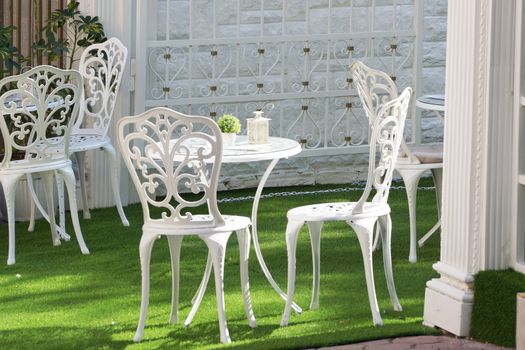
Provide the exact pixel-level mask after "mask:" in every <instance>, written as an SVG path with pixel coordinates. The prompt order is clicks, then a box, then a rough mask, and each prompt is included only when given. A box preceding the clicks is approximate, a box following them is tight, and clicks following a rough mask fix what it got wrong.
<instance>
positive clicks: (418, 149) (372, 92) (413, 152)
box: [351, 61, 443, 262]
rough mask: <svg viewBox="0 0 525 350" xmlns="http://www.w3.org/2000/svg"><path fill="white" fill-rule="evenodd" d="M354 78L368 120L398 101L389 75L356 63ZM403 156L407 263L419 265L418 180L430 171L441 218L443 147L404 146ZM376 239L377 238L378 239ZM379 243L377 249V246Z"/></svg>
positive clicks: (400, 166)
mask: <svg viewBox="0 0 525 350" xmlns="http://www.w3.org/2000/svg"><path fill="white" fill-rule="evenodd" d="M351 71H352V76H353V78H354V82H355V84H356V88H357V90H358V93H359V96H360V98H361V101H362V103H363V108H364V109H365V112H366V115H367V117H368V119H369V120H374V118H375V115H376V114H377V111H378V110H379V108H380V106H381V104H382V103H383V102H384V101H386V100H391V99H394V98H397V96H398V93H397V87H396V84H395V82H394V81H393V80H392V79H391V78H390V76H389V75H388V74H386V73H385V72H382V71H380V70H377V69H372V68H370V67H367V66H366V65H365V64H364V63H362V62H360V61H356V62H354V63H353V64H352V66H351ZM401 148H402V153H401V155H400V157H399V159H398V160H397V163H396V170H397V172H398V173H399V174H400V175H401V177H402V178H403V182H404V184H405V188H406V194H407V199H408V214H409V220H410V253H409V258H408V260H409V261H410V262H416V261H417V252H416V244H417V226H416V197H417V186H418V183H419V179H420V178H421V176H422V175H423V174H424V173H425V171H427V170H430V171H431V172H432V176H433V178H434V184H435V186H436V202H437V208H438V217H440V214H439V213H440V210H441V183H442V173H443V145H442V144H440V145H427V146H425V145H423V146H412V145H410V146H409V145H407V144H406V143H405V141H404V140H403V141H402V143H401ZM439 226H440V221H439V220H438V222H437V223H436V224H435V225H434V227H432V228H431V229H430V231H428V233H426V234H425V235H424V236H423V237H422V238H421V239H420V241H419V245H420V246H421V245H423V244H424V242H425V241H426V240H427V239H428V237H430V236H431V235H432V234H433V233H434V232H435V231H436V230H437V229H438V228H439ZM376 239H377V238H376ZM377 242H378V241H376V245H377Z"/></svg>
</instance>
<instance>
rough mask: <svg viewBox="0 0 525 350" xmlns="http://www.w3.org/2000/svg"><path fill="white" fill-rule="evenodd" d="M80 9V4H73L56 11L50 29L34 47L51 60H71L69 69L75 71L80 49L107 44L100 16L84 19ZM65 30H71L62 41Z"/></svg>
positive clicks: (46, 29) (46, 30)
mask: <svg viewBox="0 0 525 350" xmlns="http://www.w3.org/2000/svg"><path fill="white" fill-rule="evenodd" d="M78 5H79V2H78V1H75V0H72V1H69V2H68V4H67V7H66V8H65V9H63V10H60V9H58V10H55V11H53V12H52V13H51V16H50V17H49V19H48V21H47V24H46V26H45V27H44V28H42V31H43V37H42V38H41V39H40V40H39V41H38V42H36V43H34V44H33V48H34V49H35V51H36V52H37V53H39V54H43V55H47V56H48V58H49V59H50V60H55V59H56V58H58V57H60V56H62V55H65V56H67V68H69V69H71V68H73V63H74V62H76V60H77V58H76V57H75V55H76V53H77V51H78V50H79V48H84V47H88V46H89V45H91V44H95V43H100V42H103V41H105V40H106V36H105V34H104V28H103V26H102V24H101V23H100V22H99V19H98V16H95V17H91V16H82V15H81V14H80V11H79V10H78ZM64 27H65V28H67V31H66V35H64V36H63V37H62V38H61V37H60V36H59V32H61V31H62V30H63V28H64Z"/></svg>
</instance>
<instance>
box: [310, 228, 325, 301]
mask: <svg viewBox="0 0 525 350" xmlns="http://www.w3.org/2000/svg"><path fill="white" fill-rule="evenodd" d="M307 223H308V231H309V232H310V241H311V244H312V268H313V272H312V275H313V281H312V299H311V301H310V310H315V309H318V308H319V287H320V279H321V277H320V273H321V230H322V228H323V222H322V221H308V222H307Z"/></svg>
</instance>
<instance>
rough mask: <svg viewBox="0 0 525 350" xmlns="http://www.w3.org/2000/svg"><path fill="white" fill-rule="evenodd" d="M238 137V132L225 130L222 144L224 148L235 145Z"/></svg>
mask: <svg viewBox="0 0 525 350" xmlns="http://www.w3.org/2000/svg"><path fill="white" fill-rule="evenodd" d="M236 138H237V134H235V133H233V132H223V133H222V144H223V146H224V148H226V147H231V146H234V145H235V139H236Z"/></svg>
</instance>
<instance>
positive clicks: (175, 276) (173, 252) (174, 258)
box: [168, 236, 184, 323]
mask: <svg viewBox="0 0 525 350" xmlns="http://www.w3.org/2000/svg"><path fill="white" fill-rule="evenodd" d="M183 237H184V236H168V246H169V248H170V256H171V312H170V323H177V322H179V313H178V306H179V276H180V248H181V243H182V238H183Z"/></svg>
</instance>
